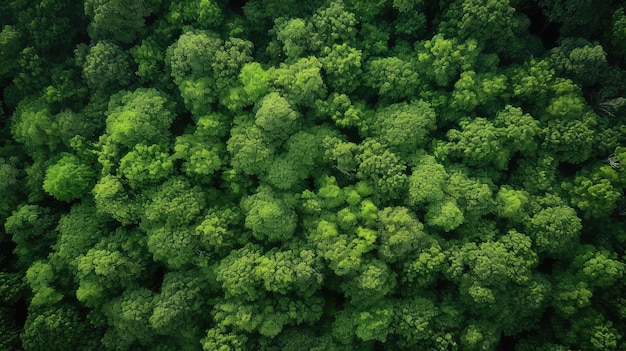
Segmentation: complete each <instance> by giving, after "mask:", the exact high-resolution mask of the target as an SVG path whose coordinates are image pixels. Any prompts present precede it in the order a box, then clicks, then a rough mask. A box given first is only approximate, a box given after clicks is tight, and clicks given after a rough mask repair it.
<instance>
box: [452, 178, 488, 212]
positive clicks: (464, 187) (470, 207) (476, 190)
mask: <svg viewBox="0 0 626 351" xmlns="http://www.w3.org/2000/svg"><path fill="white" fill-rule="evenodd" d="M446 191H447V193H448V194H449V195H451V196H452V197H453V198H455V199H456V201H457V202H458V204H459V208H460V209H461V210H462V211H463V213H464V214H465V216H466V217H468V218H470V217H480V216H483V215H485V214H488V213H491V212H492V211H493V208H494V201H493V193H492V191H491V188H490V186H489V183H487V182H485V181H482V180H481V179H477V178H472V177H469V176H467V174H466V173H464V172H453V173H451V174H450V179H449V181H448V184H447V187H446Z"/></svg>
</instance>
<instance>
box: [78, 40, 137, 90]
mask: <svg viewBox="0 0 626 351" xmlns="http://www.w3.org/2000/svg"><path fill="white" fill-rule="evenodd" d="M84 61H85V62H84V63H83V76H84V77H85V79H86V80H87V84H88V85H89V87H90V88H91V89H94V90H100V91H107V92H108V91H115V90H119V88H120V87H124V86H127V85H128V84H129V83H130V78H131V74H132V71H131V68H130V59H129V57H128V54H127V53H126V52H125V51H124V50H123V49H122V48H121V47H119V46H117V45H115V44H113V43H110V42H106V41H99V42H98V43H96V45H94V46H92V47H90V48H89V53H88V54H87V56H85V59H84Z"/></svg>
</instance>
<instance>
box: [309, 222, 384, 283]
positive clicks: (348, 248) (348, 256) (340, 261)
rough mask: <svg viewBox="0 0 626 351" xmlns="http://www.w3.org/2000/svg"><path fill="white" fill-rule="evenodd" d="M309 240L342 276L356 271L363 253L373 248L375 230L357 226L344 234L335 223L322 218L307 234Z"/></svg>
mask: <svg viewBox="0 0 626 351" xmlns="http://www.w3.org/2000/svg"><path fill="white" fill-rule="evenodd" d="M309 241H310V242H312V243H315V245H316V246H317V250H318V253H319V255H320V256H322V257H324V258H325V259H326V260H327V262H328V265H329V267H330V268H331V269H332V270H333V271H334V272H335V274H337V275H340V276H343V275H347V274H351V273H355V272H356V270H357V269H358V267H359V266H360V265H361V264H362V259H363V255H364V254H366V253H367V252H369V251H371V250H372V249H373V248H374V242H375V241H376V232H375V231H374V230H371V229H365V228H363V227H358V228H357V230H356V233H346V234H344V233H342V232H340V231H339V228H337V225H336V224H335V223H332V222H328V221H324V220H322V221H320V222H319V224H318V225H317V229H316V230H315V231H314V232H312V233H311V234H310V235H309Z"/></svg>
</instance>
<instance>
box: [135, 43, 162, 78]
mask: <svg viewBox="0 0 626 351" xmlns="http://www.w3.org/2000/svg"><path fill="white" fill-rule="evenodd" d="M162 45H163V44H161V43H159V41H158V40H157V39H156V38H154V37H147V38H145V39H143V40H142V41H141V43H139V44H137V45H135V46H134V47H132V48H131V49H130V54H131V56H132V58H133V60H134V61H135V64H136V65H137V71H136V72H135V75H137V76H138V77H140V78H142V79H145V80H159V79H162V77H160V76H159V74H160V71H161V70H162V69H163V67H164V66H165V51H164V50H163V47H162Z"/></svg>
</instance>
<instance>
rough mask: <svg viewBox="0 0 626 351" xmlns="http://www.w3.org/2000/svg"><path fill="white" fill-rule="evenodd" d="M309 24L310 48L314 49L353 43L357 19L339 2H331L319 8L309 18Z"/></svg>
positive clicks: (338, 0)
mask: <svg viewBox="0 0 626 351" xmlns="http://www.w3.org/2000/svg"><path fill="white" fill-rule="evenodd" d="M310 23H311V32H312V33H311V34H312V37H311V39H310V40H311V46H312V47H313V48H315V49H318V50H319V49H321V48H324V47H331V46H333V45H334V44H348V45H351V44H353V43H354V39H355V37H356V28H355V26H356V24H357V19H356V16H355V15H354V14H353V13H351V12H349V11H348V9H346V7H345V6H344V4H343V2H342V1H341V0H336V1H333V2H331V3H330V4H329V5H328V7H320V8H319V9H318V10H317V12H316V13H314V14H313V16H311V22H310Z"/></svg>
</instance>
